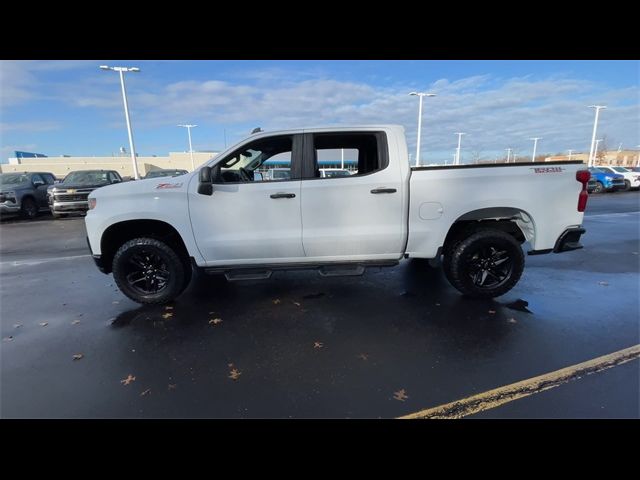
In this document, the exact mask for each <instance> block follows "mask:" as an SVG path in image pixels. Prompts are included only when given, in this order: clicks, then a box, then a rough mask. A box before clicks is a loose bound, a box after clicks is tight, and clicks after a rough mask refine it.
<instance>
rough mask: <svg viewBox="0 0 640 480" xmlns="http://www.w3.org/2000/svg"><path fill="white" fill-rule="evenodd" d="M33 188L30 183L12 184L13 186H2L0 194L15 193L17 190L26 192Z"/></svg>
mask: <svg viewBox="0 0 640 480" xmlns="http://www.w3.org/2000/svg"><path fill="white" fill-rule="evenodd" d="M32 188H33V186H32V185H31V183H29V182H22V183H12V184H6V185H0V193H5V192H15V191H16V190H26V189H32Z"/></svg>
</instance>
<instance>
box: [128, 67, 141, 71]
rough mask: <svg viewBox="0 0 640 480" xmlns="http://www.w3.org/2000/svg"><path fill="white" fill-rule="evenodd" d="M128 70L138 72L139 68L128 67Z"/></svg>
mask: <svg viewBox="0 0 640 480" xmlns="http://www.w3.org/2000/svg"><path fill="white" fill-rule="evenodd" d="M129 71H130V72H139V71H140V69H139V68H138V67H131V68H130V69H129Z"/></svg>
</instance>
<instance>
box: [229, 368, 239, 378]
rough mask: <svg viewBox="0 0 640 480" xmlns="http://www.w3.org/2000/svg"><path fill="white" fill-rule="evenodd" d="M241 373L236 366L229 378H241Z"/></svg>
mask: <svg viewBox="0 0 640 480" xmlns="http://www.w3.org/2000/svg"><path fill="white" fill-rule="evenodd" d="M240 375H242V372H241V371H240V370H238V369H237V368H234V369H233V370H231V371H230V372H229V378H230V379H231V380H238V378H240Z"/></svg>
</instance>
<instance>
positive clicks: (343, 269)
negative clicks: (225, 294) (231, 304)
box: [203, 260, 398, 282]
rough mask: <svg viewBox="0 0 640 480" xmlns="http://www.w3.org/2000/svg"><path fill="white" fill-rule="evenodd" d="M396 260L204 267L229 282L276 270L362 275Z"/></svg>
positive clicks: (260, 276) (265, 275) (260, 277)
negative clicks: (371, 268) (370, 268)
mask: <svg viewBox="0 0 640 480" xmlns="http://www.w3.org/2000/svg"><path fill="white" fill-rule="evenodd" d="M396 265H398V260H372V261H368V262H367V261H364V262H362V261H361V262H348V263H334V262H331V263H283V264H273V265H261V266H251V265H246V266H245V265H243V266H235V267H224V266H220V267H204V268H203V270H204V272H205V273H208V274H216V273H223V274H224V276H225V277H226V279H227V280H228V281H230V282H234V281H240V280H266V279H268V278H270V277H271V274H272V273H273V272H274V271H276V270H318V273H319V274H320V275H321V276H323V277H342V276H356V275H362V274H363V273H364V272H365V270H366V269H367V268H368V267H394V266H396Z"/></svg>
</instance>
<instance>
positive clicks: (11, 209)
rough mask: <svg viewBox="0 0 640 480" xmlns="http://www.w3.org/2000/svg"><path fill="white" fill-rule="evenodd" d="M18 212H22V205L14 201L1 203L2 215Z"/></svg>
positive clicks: (0, 210)
mask: <svg viewBox="0 0 640 480" xmlns="http://www.w3.org/2000/svg"><path fill="white" fill-rule="evenodd" d="M16 213H20V205H17V204H15V203H13V202H5V203H0V214H1V215H14V214H16Z"/></svg>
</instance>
